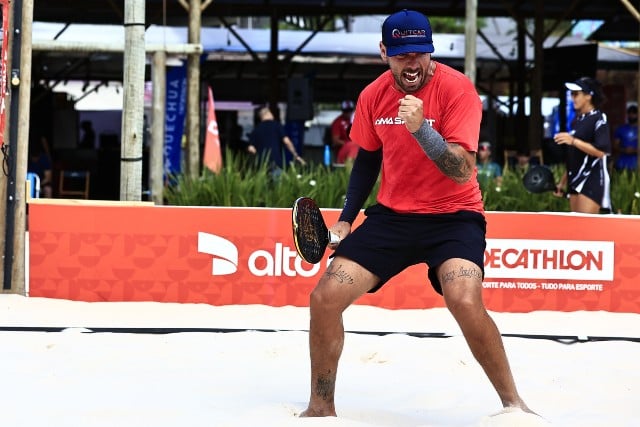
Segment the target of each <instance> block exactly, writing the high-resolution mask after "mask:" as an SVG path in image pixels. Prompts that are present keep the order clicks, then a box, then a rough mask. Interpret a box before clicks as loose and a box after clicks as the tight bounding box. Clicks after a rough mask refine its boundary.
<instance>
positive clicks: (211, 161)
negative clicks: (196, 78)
mask: <svg viewBox="0 0 640 427" xmlns="http://www.w3.org/2000/svg"><path fill="white" fill-rule="evenodd" d="M207 108H208V113H207V135H206V138H205V140H204V158H203V163H204V165H205V166H206V167H208V168H209V169H211V171H212V172H213V173H218V172H220V169H222V151H221V149H220V133H219V132H218V120H217V119H216V109H215V107H214V104H213V91H212V90H211V87H209V100H208V101H207Z"/></svg>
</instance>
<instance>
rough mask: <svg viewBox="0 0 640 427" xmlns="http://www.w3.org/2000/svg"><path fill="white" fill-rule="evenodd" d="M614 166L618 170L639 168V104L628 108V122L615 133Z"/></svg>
mask: <svg viewBox="0 0 640 427" xmlns="http://www.w3.org/2000/svg"><path fill="white" fill-rule="evenodd" d="M613 153H614V156H615V161H614V167H615V168H616V170H619V171H622V170H630V171H634V170H636V169H638V106H637V105H635V104H632V105H630V106H629V107H628V108H627V122H626V123H625V124H623V125H620V126H618V127H617V128H616V130H615V132H614V133H613Z"/></svg>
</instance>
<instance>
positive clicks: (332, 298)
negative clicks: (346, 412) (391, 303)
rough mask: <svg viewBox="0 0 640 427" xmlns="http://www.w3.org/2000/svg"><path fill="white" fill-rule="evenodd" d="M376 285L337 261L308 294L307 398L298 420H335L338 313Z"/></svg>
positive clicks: (354, 266) (340, 332)
mask: <svg viewBox="0 0 640 427" xmlns="http://www.w3.org/2000/svg"><path fill="white" fill-rule="evenodd" d="M377 282H378V279H377V278H376V277H375V276H374V275H372V274H371V273H369V272H368V271H366V270H364V269H363V268H362V267H360V266H359V265H358V264H356V263H354V262H353V261H350V260H347V259H344V258H339V257H337V258H336V259H334V260H333V262H332V263H331V265H330V266H329V268H328V269H327V271H326V273H325V274H324V275H323V276H322V278H321V279H320V282H319V283H318V285H317V286H316V288H315V289H314V290H313V292H312V293H311V298H310V301H309V308H310V312H311V322H310V328H309V351H310V356H311V396H310V398H309V406H308V407H307V409H306V410H305V411H303V412H302V413H301V414H300V416H301V417H326V416H336V409H335V403H334V395H335V386H336V373H337V371H338V361H339V359H340V355H341V354H342V348H343V346H344V326H343V323H342V313H343V311H344V310H345V309H346V308H347V307H349V305H351V304H352V303H353V302H354V301H355V300H356V299H357V298H358V297H360V296H361V295H362V294H364V293H365V292H366V291H368V290H369V289H371V287H372V286H373V285H374V284H375V283H377Z"/></svg>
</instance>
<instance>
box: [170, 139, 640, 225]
mask: <svg viewBox="0 0 640 427" xmlns="http://www.w3.org/2000/svg"><path fill="white" fill-rule="evenodd" d="M225 154H226V155H225V162H224V167H223V169H222V171H221V172H220V173H219V174H218V175H215V174H213V173H211V172H210V171H208V170H206V169H205V171H204V172H203V174H202V175H201V176H200V177H198V178H197V179H195V180H193V179H190V178H188V177H187V176H186V175H179V176H176V177H174V180H173V181H174V183H175V184H174V185H172V186H171V187H168V188H167V189H166V191H165V196H166V203H167V204H169V205H178V206H238V207H248V206H255V207H274V208H275V207H279V208H284V207H291V206H292V205H293V202H294V200H295V199H296V198H298V197H300V196H308V197H312V198H314V199H315V200H316V201H317V203H318V205H320V206H321V207H325V208H341V207H342V204H343V203H344V197H345V192H346V188H347V183H348V181H349V172H350V168H349V167H348V166H347V167H337V168H333V167H332V168H327V167H325V166H324V165H322V164H310V165H307V166H299V165H293V166H291V167H289V168H287V169H286V170H285V171H284V172H283V173H282V174H281V175H280V176H279V177H278V178H277V179H273V178H272V177H271V175H270V174H269V168H268V165H267V164H266V163H265V162H259V161H253V160H251V159H248V158H246V157H245V156H243V155H235V154H233V153H232V152H230V151H227V152H226V153H225ZM552 169H553V172H554V175H555V176H556V181H557V180H558V179H559V177H560V176H561V175H562V173H563V172H564V169H563V167H562V166H554V167H552ZM376 192H377V185H376V187H375V188H374V190H373V192H372V194H371V195H370V196H369V198H368V200H367V202H366V204H365V205H366V206H368V205H370V204H372V203H374V201H375V194H376ZM482 193H483V199H484V203H485V209H486V210H487V211H511V212H568V211H569V202H568V201H567V200H566V199H563V198H558V197H554V196H553V194H551V193H550V192H548V193H543V194H531V193H529V192H528V191H527V190H526V189H525V188H524V187H523V186H522V173H521V172H517V171H512V170H507V171H505V174H504V177H503V181H502V186H501V187H500V189H499V190H498V189H496V188H495V187H494V186H489V187H487V188H483V189H482ZM611 199H612V203H613V207H614V211H615V212H616V213H621V214H634V215H638V214H640V206H639V205H640V202H639V201H640V179H639V178H638V174H637V173H633V172H622V173H620V172H615V171H614V172H613V173H612V176H611Z"/></svg>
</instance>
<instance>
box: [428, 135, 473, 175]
mask: <svg viewBox="0 0 640 427" xmlns="http://www.w3.org/2000/svg"><path fill="white" fill-rule="evenodd" d="M445 144H447V149H446V150H445V151H444V152H443V153H442V155H441V156H440V157H438V158H437V159H432V160H433V161H434V163H435V164H436V166H438V169H440V171H442V173H443V174H445V175H447V176H448V177H449V178H451V179H453V180H454V181H455V182H457V183H458V184H463V183H465V182H467V181H469V179H471V174H472V172H473V167H474V166H475V164H476V156H475V155H474V153H470V152H468V151H467V150H465V149H464V148H462V147H461V146H460V145H458V144H452V143H446V142H445Z"/></svg>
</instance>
